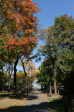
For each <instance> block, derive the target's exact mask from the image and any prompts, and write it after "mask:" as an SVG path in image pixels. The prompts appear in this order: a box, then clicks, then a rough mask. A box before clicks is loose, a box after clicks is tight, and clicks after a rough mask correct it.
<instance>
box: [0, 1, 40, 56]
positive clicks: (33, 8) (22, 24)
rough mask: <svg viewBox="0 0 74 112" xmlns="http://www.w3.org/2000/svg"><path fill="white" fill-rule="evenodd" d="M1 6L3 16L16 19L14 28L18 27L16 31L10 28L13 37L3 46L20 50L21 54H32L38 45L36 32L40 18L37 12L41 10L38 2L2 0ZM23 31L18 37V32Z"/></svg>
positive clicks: (15, 50)
mask: <svg viewBox="0 0 74 112" xmlns="http://www.w3.org/2000/svg"><path fill="white" fill-rule="evenodd" d="M0 6H1V8H2V16H4V18H5V19H6V20H7V21H11V22H12V21H14V22H15V26H14V27H13V28H12V29H15V28H16V31H15V30H14V32H12V31H11V30H12V29H11V30H9V31H10V32H11V33H10V34H11V37H10V39H9V40H7V41H6V43H5V45H4V47H3V48H4V49H8V50H9V51H14V52H16V53H18V52H20V54H21V53H22V54H25V56H28V55H30V54H31V51H32V50H33V48H34V47H35V46H36V45H37V39H35V34H36V31H37V22H38V19H37V17H36V16H35V14H36V13H37V12H38V11H40V8H39V7H37V3H34V2H33V1H32V0H0ZM7 26H8V25H7ZM8 28H10V27H8ZM21 31H22V34H21V36H20V39H18V37H19V34H18V33H20V32H21ZM13 33H14V34H13ZM12 34H13V35H12ZM22 36H23V37H22Z"/></svg>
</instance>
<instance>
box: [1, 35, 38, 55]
mask: <svg viewBox="0 0 74 112" xmlns="http://www.w3.org/2000/svg"><path fill="white" fill-rule="evenodd" d="M36 45H37V39H35V38H34V37H32V38H29V37H27V38H24V37H22V38H21V39H17V38H10V39H9V40H7V42H6V45H5V46H4V47H3V48H4V49H7V50H9V51H10V52H12V51H13V53H20V56H21V54H22V55H25V56H29V55H30V54H31V51H32V50H33V48H34V47H35V46H36Z"/></svg>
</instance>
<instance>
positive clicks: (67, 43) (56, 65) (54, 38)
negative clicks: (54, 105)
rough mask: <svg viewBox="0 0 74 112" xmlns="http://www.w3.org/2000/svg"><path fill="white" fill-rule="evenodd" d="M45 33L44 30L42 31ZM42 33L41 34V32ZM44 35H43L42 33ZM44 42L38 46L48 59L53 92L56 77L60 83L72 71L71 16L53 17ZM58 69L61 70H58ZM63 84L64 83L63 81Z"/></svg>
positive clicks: (73, 34)
mask: <svg viewBox="0 0 74 112" xmlns="http://www.w3.org/2000/svg"><path fill="white" fill-rule="evenodd" d="M44 33H45V32H44ZM42 35H43V34H42ZM43 37H44V35H43ZM45 40H46V43H45V45H44V46H42V47H41V48H40V53H41V54H42V55H44V56H45V58H47V59H48V60H50V62H51V64H50V65H49V68H50V70H49V71H50V72H52V73H51V74H52V78H54V87H55V94H56V93H57V89H56V88H57V85H56V84H57V82H56V81H57V79H58V78H60V79H61V81H62V83H63V80H64V79H65V77H66V76H67V74H68V73H70V72H72V71H73V69H74V68H73V61H74V58H73V57H74V46H73V43H74V21H73V18H72V17H68V16H67V15H63V16H61V17H57V18H56V19H55V22H54V25H53V26H51V27H49V28H48V31H46V33H45ZM58 70H59V71H60V72H61V74H63V75H60V72H58ZM63 84H64V83H63Z"/></svg>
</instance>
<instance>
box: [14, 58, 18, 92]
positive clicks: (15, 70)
mask: <svg viewBox="0 0 74 112" xmlns="http://www.w3.org/2000/svg"><path fill="white" fill-rule="evenodd" d="M17 64H18V56H17V59H16V61H15V63H14V93H16V73H17V69H16V67H17Z"/></svg>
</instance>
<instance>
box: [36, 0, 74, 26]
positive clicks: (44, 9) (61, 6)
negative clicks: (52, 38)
mask: <svg viewBox="0 0 74 112" xmlns="http://www.w3.org/2000/svg"><path fill="white" fill-rule="evenodd" d="M34 1H35V2H37V3H38V6H39V7H40V8H41V11H40V13H38V14H37V17H38V19H39V20H40V22H39V23H40V24H41V25H42V27H43V28H46V27H48V26H51V25H53V24H54V18H55V17H57V16H61V15H63V14H67V15H68V16H72V17H74V0H34Z"/></svg>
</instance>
